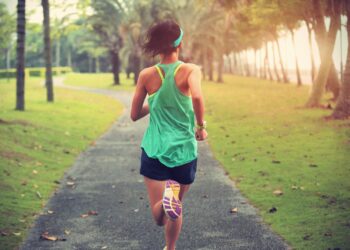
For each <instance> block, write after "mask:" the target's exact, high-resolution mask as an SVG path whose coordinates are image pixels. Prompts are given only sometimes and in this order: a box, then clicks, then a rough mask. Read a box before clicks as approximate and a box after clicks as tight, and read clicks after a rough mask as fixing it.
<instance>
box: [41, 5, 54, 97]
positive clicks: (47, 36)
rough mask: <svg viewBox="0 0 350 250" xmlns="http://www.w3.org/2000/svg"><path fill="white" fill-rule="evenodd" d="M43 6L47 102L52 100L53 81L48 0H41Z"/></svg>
mask: <svg viewBox="0 0 350 250" xmlns="http://www.w3.org/2000/svg"><path fill="white" fill-rule="evenodd" d="M41 4H42V6H43V13H44V19H43V27H44V55H45V67H46V74H45V85H46V98H47V101H48V102H53V101H54V95H53V83H52V69H51V41H50V7H49V1H48V0H42V1H41Z"/></svg>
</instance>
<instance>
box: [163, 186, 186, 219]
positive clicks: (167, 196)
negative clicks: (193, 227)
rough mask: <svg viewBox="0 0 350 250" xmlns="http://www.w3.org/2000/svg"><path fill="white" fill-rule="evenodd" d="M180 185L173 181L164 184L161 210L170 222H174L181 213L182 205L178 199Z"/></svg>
mask: <svg viewBox="0 0 350 250" xmlns="http://www.w3.org/2000/svg"><path fill="white" fill-rule="evenodd" d="M179 193H180V184H179V183H178V182H176V181H174V180H167V181H166V182H165V189H164V193H163V209H164V212H165V214H166V216H167V217H168V218H169V219H171V220H176V219H177V218H178V217H179V216H180V215H181V211H182V204H181V201H180V199H179Z"/></svg>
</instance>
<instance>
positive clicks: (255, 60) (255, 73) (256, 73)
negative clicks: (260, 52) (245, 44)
mask: <svg viewBox="0 0 350 250" xmlns="http://www.w3.org/2000/svg"><path fill="white" fill-rule="evenodd" d="M256 53H257V52H256V49H255V48H254V76H255V77H258V67H257V59H256V58H257V55H256Z"/></svg>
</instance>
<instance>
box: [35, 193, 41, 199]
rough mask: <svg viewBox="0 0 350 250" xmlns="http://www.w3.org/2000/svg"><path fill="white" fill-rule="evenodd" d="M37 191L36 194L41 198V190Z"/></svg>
mask: <svg viewBox="0 0 350 250" xmlns="http://www.w3.org/2000/svg"><path fill="white" fill-rule="evenodd" d="M35 193H36V195H37V196H38V197H39V199H41V198H42V196H41V194H40V192H39V191H36V192H35Z"/></svg>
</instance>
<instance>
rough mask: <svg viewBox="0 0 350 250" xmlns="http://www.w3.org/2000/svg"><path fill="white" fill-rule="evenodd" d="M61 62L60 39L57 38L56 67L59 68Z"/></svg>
mask: <svg viewBox="0 0 350 250" xmlns="http://www.w3.org/2000/svg"><path fill="white" fill-rule="evenodd" d="M60 61H61V41H60V38H59V37H58V38H57V41H56V67H60Z"/></svg>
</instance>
